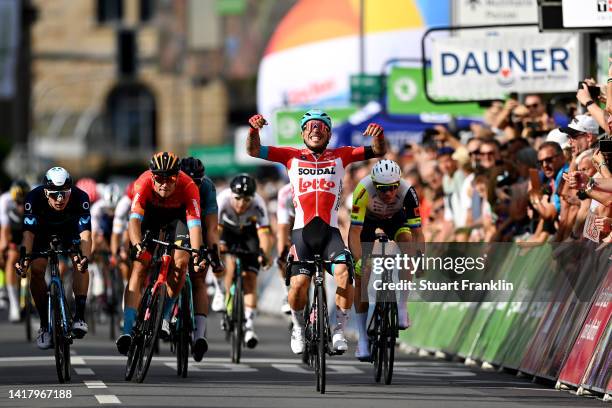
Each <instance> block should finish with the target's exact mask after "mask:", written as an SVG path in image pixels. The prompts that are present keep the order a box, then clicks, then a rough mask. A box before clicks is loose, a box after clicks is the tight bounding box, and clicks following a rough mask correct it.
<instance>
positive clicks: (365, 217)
mask: <svg viewBox="0 0 612 408" xmlns="http://www.w3.org/2000/svg"><path fill="white" fill-rule="evenodd" d="M376 229H382V230H383V231H384V232H385V234H386V235H387V236H388V237H389V239H391V240H393V241H395V242H398V243H408V242H424V241H425V239H424V237H423V232H422V231H421V214H420V211H419V199H418V196H417V193H416V191H415V189H414V188H413V187H412V186H411V185H410V184H408V183H407V182H406V181H404V180H402V171H401V169H400V167H399V165H398V164H397V163H396V162H394V161H393V160H380V161H379V162H378V163H376V164H375V165H374V167H373V168H372V171H371V173H370V175H369V176H366V177H364V178H363V179H362V180H361V181H359V183H358V184H357V187H355V191H354V192H353V207H352V210H351V227H350V229H349V248H350V249H351V253H352V254H353V256H354V257H355V260H356V263H355V289H356V291H355V316H356V319H357V327H358V329H359V342H358V344H357V349H356V350H355V357H357V358H358V359H359V360H363V361H369V358H370V350H369V347H368V335H367V332H366V325H367V317H368V300H367V299H363V300H362V299H361V294H362V290H361V278H362V276H361V275H362V274H361V270H362V266H361V265H362V248H361V244H362V243H372V242H374V241H375V240H376ZM365 279H366V281H367V280H368V277H367V276H366V277H365ZM399 294H400V296H399V300H400V301H399V304H398V320H399V322H398V324H399V327H400V329H406V328H408V327H409V325H410V323H409V321H408V311H407V296H408V293H407V291H405V290H401V291H400V293H399Z"/></svg>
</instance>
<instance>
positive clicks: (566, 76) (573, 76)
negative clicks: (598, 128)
mask: <svg viewBox="0 0 612 408" xmlns="http://www.w3.org/2000/svg"><path fill="white" fill-rule="evenodd" d="M431 42H432V57H431V58H432V63H431V65H432V74H433V84H432V94H434V95H436V96H437V97H447V98H453V99H467V100H480V99H503V98H504V97H505V95H507V94H508V92H511V91H514V92H520V93H534V92H537V93H539V92H555V93H558V92H575V91H576V84H577V83H578V81H580V80H581V76H580V73H581V72H580V61H581V58H580V45H579V41H578V36H577V35H575V34H533V35H525V36H512V37H506V36H504V37H482V38H432V40H431Z"/></svg>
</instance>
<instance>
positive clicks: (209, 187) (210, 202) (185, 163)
mask: <svg viewBox="0 0 612 408" xmlns="http://www.w3.org/2000/svg"><path fill="white" fill-rule="evenodd" d="M181 171H183V172H184V173H185V174H187V175H188V176H189V177H191V179H192V180H193V181H194V182H195V183H196V185H197V186H198V188H199V190H200V205H201V208H200V210H201V214H202V217H203V219H204V226H205V228H206V231H205V236H204V239H203V241H204V242H205V243H206V245H207V246H208V248H209V250H210V258H211V264H212V265H211V266H212V269H213V272H215V273H221V272H223V264H222V263H221V261H220V258H219V218H218V216H217V212H218V208H217V190H216V189H215V185H214V184H213V182H212V180H211V179H210V178H208V177H206V176H204V165H203V164H202V162H201V161H200V159H196V158H195V157H186V158H184V159H183V160H181ZM176 238H177V240H180V239H184V240H185V242H183V243H181V244H179V245H183V246H189V245H190V241H189V235H188V234H187V231H184V232H183V233H181V234H179V233H178V232H177V236H176ZM191 282H192V284H193V307H194V315H195V324H196V328H195V329H196V330H195V333H194V338H193V347H192V353H193V359H194V360H195V361H202V357H203V356H204V354H205V353H206V351H208V340H207V339H206V317H207V316H208V294H207V293H206V270H202V269H201V270H200V271H198V272H195V273H194V274H193V275H192V276H191Z"/></svg>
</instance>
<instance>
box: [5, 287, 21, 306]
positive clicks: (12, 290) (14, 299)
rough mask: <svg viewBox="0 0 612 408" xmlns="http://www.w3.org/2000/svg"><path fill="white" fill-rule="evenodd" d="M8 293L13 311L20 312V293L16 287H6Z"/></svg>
mask: <svg viewBox="0 0 612 408" xmlns="http://www.w3.org/2000/svg"><path fill="white" fill-rule="evenodd" d="M6 291H7V292H8V298H9V304H10V305H11V309H17V310H19V291H18V290H17V286H15V285H6Z"/></svg>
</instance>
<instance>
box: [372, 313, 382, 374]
mask: <svg viewBox="0 0 612 408" xmlns="http://www.w3.org/2000/svg"><path fill="white" fill-rule="evenodd" d="M380 309H381V306H380V305H379V304H377V305H376V307H375V309H374V315H373V316H372V320H373V322H374V328H373V337H374V341H373V342H372V351H371V356H372V358H373V359H374V381H376V382H380V379H381V377H382V366H383V356H384V353H385V350H384V349H385V341H384V335H383V332H382V330H383V329H382V321H383V319H382V316H381V314H382V310H380Z"/></svg>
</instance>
